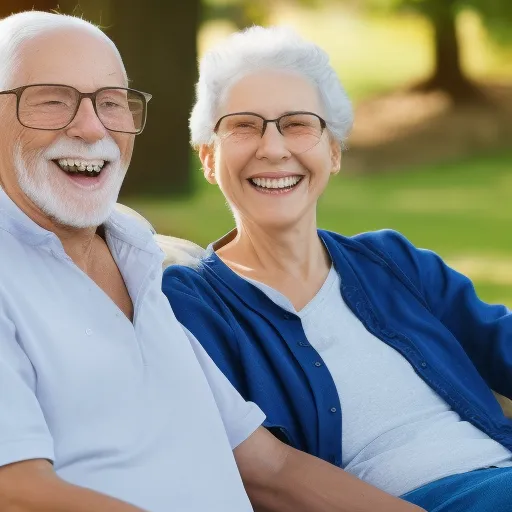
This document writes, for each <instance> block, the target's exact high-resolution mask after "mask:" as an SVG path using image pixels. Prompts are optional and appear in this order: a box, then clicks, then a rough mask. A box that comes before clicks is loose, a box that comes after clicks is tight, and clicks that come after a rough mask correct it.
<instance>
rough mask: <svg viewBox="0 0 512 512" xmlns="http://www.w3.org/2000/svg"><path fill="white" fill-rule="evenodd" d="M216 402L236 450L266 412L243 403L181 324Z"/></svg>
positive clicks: (249, 403) (256, 426) (251, 403)
mask: <svg viewBox="0 0 512 512" xmlns="http://www.w3.org/2000/svg"><path fill="white" fill-rule="evenodd" d="M183 329H184V331H185V334H186V335H187V337H188V339H189V341H190V343H191V345H192V349H193V350H194V353H195V355H196V358H197V360H198V361H199V364H200V365H201V368H202V369H203V372H204V374H205V376H206V380H207V381H208V384H209V386H210V389H211V391H212V393H213V396H214V398H215V402H216V403H217V407H218V409H219V412H220V415H221V418H222V422H223V423H224V428H225V430H226V433H227V435H228V439H229V443H230V445H231V449H233V450H234V449H235V448H236V447H237V446H238V445H239V444H241V443H242V442H243V441H245V440H246V439H247V438H248V437H249V436H250V435H251V434H252V433H254V431H255V430H256V429H257V428H258V427H259V426H261V424H262V423H263V421H264V420H265V415H264V414H263V412H262V411H261V409H260V408H259V407H258V406H257V405H256V404H254V403H253V402H246V401H245V400H244V399H243V398H242V397H241V395H240V394H239V393H238V391H237V390H236V389H235V388H234V387H233V386H232V385H231V383H230V382H229V380H228V379H227V378H226V377H225V376H224V374H223V373H222V372H221V371H220V370H219V369H218V368H217V366H216V365H215V363H214V362H213V361H212V360H211V358H210V356H209V355H208V354H207V353H206V351H205V349H204V348H203V347H202V346H201V344H200V343H199V342H198V341H197V339H196V337H195V336H194V335H193V334H192V333H191V332H190V331H189V330H188V329H187V328H186V327H183Z"/></svg>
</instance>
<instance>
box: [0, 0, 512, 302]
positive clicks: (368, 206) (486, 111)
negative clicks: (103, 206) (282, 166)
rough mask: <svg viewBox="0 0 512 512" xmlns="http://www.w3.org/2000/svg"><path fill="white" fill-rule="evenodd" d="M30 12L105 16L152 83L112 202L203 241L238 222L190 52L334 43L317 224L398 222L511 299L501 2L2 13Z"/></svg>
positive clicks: (506, 57)
mask: <svg viewBox="0 0 512 512" xmlns="http://www.w3.org/2000/svg"><path fill="white" fill-rule="evenodd" d="M32 8H35V9H39V10H48V11H50V10H58V11H60V12H64V13H71V14H76V15H79V16H83V17H85V18H86V19H88V20H90V21H92V22H94V23H97V24H99V25H100V26H101V27H102V28H103V29H104V30H105V32H106V33H107V34H108V35H109V36H110V37H111V38H112V39H113V40H114V41H115V43H116V44H117V45H118V47H119V49H120V51H121V54H122V55H123V58H124V61H125V64H126V67H127V69H128V74H129V76H130V77H131V80H132V81H131V86H132V87H134V88H138V89H141V90H143V91H147V92H151V93H152V94H153V99H152V101H151V103H150V106H149V118H148V125H147V128H146V130H145V132H144V133H143V134H142V135H141V136H140V137H138V138H137V142H136V150H135V154H134V158H133V161H132V166H131V168H130V172H129V173H128V178H127V180H126V183H125V185H124V187H123V191H122V197H121V200H122V201H123V202H124V203H125V204H127V205H129V206H131V207H133V208H135V209H136V210H138V211H139V212H141V213H142V214H143V215H145V216H146V217H148V219H149V220H150V221H151V222H152V223H153V225H154V226H155V228H156V229H157V230H158V232H160V233H164V234H172V235H174V236H179V237H183V238H188V239H191V240H193V241H195V242H197V243H199V244H201V245H203V246H204V245H206V244H208V243H209V242H210V241H212V240H214V239H217V238H219V237H220V236H222V235H223V234H224V233H225V232H227V231H228V230H229V229H231V227H232V226H233V220H232V218H231V215H230V213H229V211H228V209H227V207H226V205H225V203H224V200H223V198H222V196H221V194H220V192H219V191H218V190H217V189H216V187H214V186H211V185H208V184H207V183H206V182H205V180H204V179H203V177H202V173H201V169H200V164H199V162H198V160H197V158H196V156H195V155H194V153H193V152H192V150H191V149H190V147H189V144H188V128H187V121H188V116H189V112H190V108H191V105H192V102H193V99H194V89H193V86H194V83H195V81H196V78H197V70H196V62H197V58H198V57H200V56H201V54H202V53H203V52H204V51H205V50H206V49H207V48H208V47H209V46H211V45H213V44H215V42H217V41H219V40H220V39H222V38H223V37H225V36H226V35H228V34H229V33H231V32H233V31H235V30H239V29H241V28H244V27H246V26H250V25H252V24H254V23H257V24H263V25H271V24H286V25H289V26H293V27H295V28H296V29H297V30H298V31H299V32H300V33H301V34H303V36H305V37H306V38H308V39H310V40H312V41H314V42H316V43H317V44H319V45H320V46H322V47H323V48H324V49H325V50H326V51H327V52H328V53H329V55H330V56H331V61H332V64H333V66H334V68H335V69H336V71H337V72H338V74H339V77H340V79H341V81H342V83H343V84H344V86H345V87H346V89H347V91H348V93H349V95H350V96H351V98H352V100H353V102H354V106H355V112H356V122H355V126H354V130H353V133H352V136H351V139H350V143H349V149H348V151H347V152H346V153H345V157H344V159H343V164H342V172H341V173H340V174H339V175H338V176H336V177H335V178H334V179H333V180H332V181H331V184H330V186H329V188H328V190H327V192H326V193H325V195H324V197H323V198H322V201H321V204H320V210H319V224H320V226H321V227H323V228H326V229H331V230H335V231H338V232H341V233H343V234H346V235H351V234H355V233H358V232H361V231H368V230H374V229H381V228H393V229H397V230H399V231H401V232H402V233H404V234H405V235H406V236H407V237H408V238H409V239H411V240H412V241H413V243H415V244H416V245H418V246H421V247H428V248H430V249H433V250H435V251H436V252H438V253H439V254H440V255H441V256H442V257H444V258H445V259H446V260H447V261H448V262H449V263H450V264H451V265H452V266H453V267H455V268H456V269H458V270H459V271H461V272H463V273H465V274H467V275H469V276H470V277H471V278H472V279H473V281H474V283H475V286H476V288H477V290H478V292H479V294H480V296H481V298H482V299H484V300H486V301H489V302H501V303H506V304H508V305H512V229H511V228H512V2H511V1H510V0H259V1H257V0H181V1H178V0H172V1H168V2H161V0H84V1H82V2H80V3H79V4H77V2H76V0H74V1H71V0H70V1H68V0H60V1H52V0H40V1H38V0H12V1H11V0H0V15H1V16H2V17H3V16H6V15H8V14H10V13H11V12H16V11H21V10H26V9H32Z"/></svg>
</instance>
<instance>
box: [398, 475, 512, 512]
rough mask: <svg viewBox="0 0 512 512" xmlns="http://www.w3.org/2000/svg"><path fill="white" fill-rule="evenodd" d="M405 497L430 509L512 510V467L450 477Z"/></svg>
mask: <svg viewBox="0 0 512 512" xmlns="http://www.w3.org/2000/svg"><path fill="white" fill-rule="evenodd" d="M401 498H402V499H404V500H405V501H409V502H411V503H414V504H416V505H418V506H420V507H423V508H424V509H425V510H427V511H428V512H512V467H509V468H488V469H479V470H477V471H471V472H469V473H462V474H460V475H452V476H448V477H446V478H442V479H441V480H437V481H435V482H431V483H429V484H427V485H424V486H423V487H419V488H418V489H415V490H414V491H410V492H408V493H406V494H404V495H403V496H401Z"/></svg>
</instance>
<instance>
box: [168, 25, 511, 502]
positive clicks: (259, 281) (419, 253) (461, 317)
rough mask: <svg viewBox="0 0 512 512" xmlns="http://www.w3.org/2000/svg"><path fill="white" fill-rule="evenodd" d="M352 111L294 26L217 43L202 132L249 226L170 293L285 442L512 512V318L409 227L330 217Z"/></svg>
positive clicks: (387, 478)
mask: <svg viewBox="0 0 512 512" xmlns="http://www.w3.org/2000/svg"><path fill="white" fill-rule="evenodd" d="M351 122H352V112H351V107H350V103H349V101H348V99H347V96H346V94H345V92H344V90H343V88H342V86H341V85H340V83H339V81H338V79H337V77H336V74H335V72H334V71H333V69H332V67H331V66H330V65H329V62H328V57H327V55H326V53H325V52H324V51H322V50H321V49H320V48H318V47H317V46H315V45H314V44H312V43H310V42H306V41H304V40H302V39H301V38H300V37H299V36H297V35H296V34H295V33H293V32H290V31H289V30H287V29H280V28H268V29H265V28H261V27H254V28H252V29H250V30H247V31H245V32H242V33H237V34H235V35H233V36H232V37H230V38H229V39H228V40H227V41H225V42H224V43H223V44H221V45H220V46H219V47H217V48H215V49H213V50H212V51H210V52H209V53H207V54H206V55H205V56H204V58H203V60H202V62H201V66H200V78H199V83H198V86H197V103H196V105H195V107H194V110H193V113H192V117H191V122H190V125H191V132H192V142H193V144H194V145H195V146H196V147H198V149H199V156H200V159H201V162H202V164H203V167H204V175H205V178H206V179H207V180H208V182H210V183H211V184H216V185H218V186H219V188H220V190H221V191H222V193H223V194H224V197H225V199H226V201H227V203H228V204H229V206H230V208H231V210H232V212H233V215H234V219H235V223H236V229H234V230H233V231H231V232H230V233H228V234H227V235H226V236H224V237H223V238H221V239H220V240H218V241H216V242H214V243H212V244H211V245H210V246H209V248H208V250H207V254H206V256H205V257H204V259H203V260H202V261H201V262H200V265H199V266H198V267H197V268H195V269H191V268H187V267H183V266H171V267H169V268H168V269H167V271H166V272H165V276H164V282H163V289H164V292H165V293H166V294H167V296H168V298H169V300H170V302H171V304H172V307H173V309H174V311H175V313H176V315H177V317H178V320H179V321H180V322H182V323H183V324H184V325H185V326H186V327H187V328H188V329H189V330H190V331H192V333H193V334H194V335H195V336H196V337H197V338H198V340H199V341H200V342H201V343H202V344H203V346H204V347H205V348H206V350H207V352H208V353H209V354H210V356H211V357H212V358H213V360H214V361H215V362H216V363H217V365H218V366H219V368H220V369H221V370H222V371H223V372H224V373H225V375H226V376H227V377H228V378H229V380H230V381H231V382H232V383H233V384H234V386H235V387H236V388H237V389H238V391H239V392H240V393H241V394H242V395H243V396H244V397H245V398H246V399H248V400H252V401H254V402H256V403H257V404H258V405H259V406H260V407H261V408H262V409H263V410H264V412H265V413H266V415H267V420H266V423H265V426H266V427H267V428H268V429H269V430H270V431H271V432H273V433H274V434H275V435H276V436H277V437H279V438H280V439H282V440H284V441H285V442H287V443H289V444H291V445H292V446H294V447H296V448H299V449H301V450H304V451H306V452H309V453H311V454H314V455H316V456H318V457H320V458H322V459H325V460H326V461H329V462H331V463H332V464H335V465H337V466H340V467H341V468H343V469H344V470H345V471H347V472H349V473H352V474H353V475H355V476H357V477H358V478H360V479H362V480H364V481H366V482H367V483H369V484H372V485H373V486H376V487H378V488H380V489H382V490H384V491H386V492H387V493H390V494H392V495H395V496H401V497H402V498H403V499H405V500H407V501H410V502H413V503H416V504H418V505H419V506H421V507H424V508H425V509H427V510H436V511H448V510H449V511H462V510H464V511H483V510H493V511H496V510H500V511H501V510H510V507H512V505H511V503H512V491H511V489H512V468H511V467H510V466H512V453H511V450H512V422H511V421H510V420H509V419H507V418H506V417H505V416H504V414H503V411H502V409H501V408H500V406H499V404H498V402H497V401H496V399H495V397H494V395H493V393H492V392H491V388H492V389H495V390H497V391H498V392H500V393H501V394H503V395H505V396H508V397H512V315H511V314H510V312H509V311H508V310H507V309H506V308H505V307H503V306H494V305H488V304H484V303H483V302H481V301H480V300H479V299H478V298H477V296H476V294H475V291H474V289H473V286H472V284H471V282H470V281H469V280H468V279H467V278H466V277H464V276H462V275H461V274H458V273H457V272H455V271H454V270H452V269H450V268H449V267H448V266H447V265H446V264H445V263H444V262H443V261H442V260H441V259H440V258H439V257H438V256H436V255H435V254H434V253H432V252H430V251H427V250H422V249H417V248H416V247H414V246H413V245H412V244H411V243H410V242H409V241H408V240H406V239H405V238H404V237H403V236H402V235H400V234H399V233H397V232H395V231H391V230H385V231H378V232H371V233H363V234H360V235H357V236H354V237H345V236H342V235H340V234H337V233H331V232H327V231H323V230H321V229H317V222H316V209H317V203H318V199H319V198H320V196H321V194H322V192H323V191H324V189H325V187H326V186H327V184H328V182H329V179H330V177H331V176H332V175H333V174H336V173H337V172H338V169H339V166H340V159H341V153H342V147H343V143H344V140H345V138H346V136H347V133H348V131H349V129H350V126H351ZM205 222H207V220H206V219H205ZM477 470H479V471H477Z"/></svg>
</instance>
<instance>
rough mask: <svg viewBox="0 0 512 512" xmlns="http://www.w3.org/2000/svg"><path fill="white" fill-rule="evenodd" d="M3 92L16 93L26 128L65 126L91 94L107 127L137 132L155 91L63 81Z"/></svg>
mask: <svg viewBox="0 0 512 512" xmlns="http://www.w3.org/2000/svg"><path fill="white" fill-rule="evenodd" d="M0 94H14V95H15V96H16V115H17V116H18V120H19V122H20V123H21V124H22V125H23V126H25V127H26V128H35V129H37V130H62V129H63V128H66V126H68V125H69V124H70V123H71V122H72V121H73V119H74V118H75V116H76V113H77V112H78V109H79V108H80V104H81V102H82V100H83V99H84V98H89V99H90V100H91V101H92V104H93V107H94V111H95V112H96V115H97V116H98V118H99V120H100V121H101V122H102V124H103V126H104V127H105V128H106V129H107V130H110V131H112V132H121V133H131V134H134V135H138V134H139V133H141V132H142V130H143V129H144V125H145V124H146V114H147V104H148V101H149V100H150V99H151V94H148V93H146V92H140V91H136V90H135V89H127V88H124V87H102V88H101V89H98V90H97V91H94V92H90V93H84V92H80V91H78V90H77V89H75V88H74V87H71V86H69V85H60V84H35V85H25V86H23V87H18V88H17V89H11V90H9V91H0Z"/></svg>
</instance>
